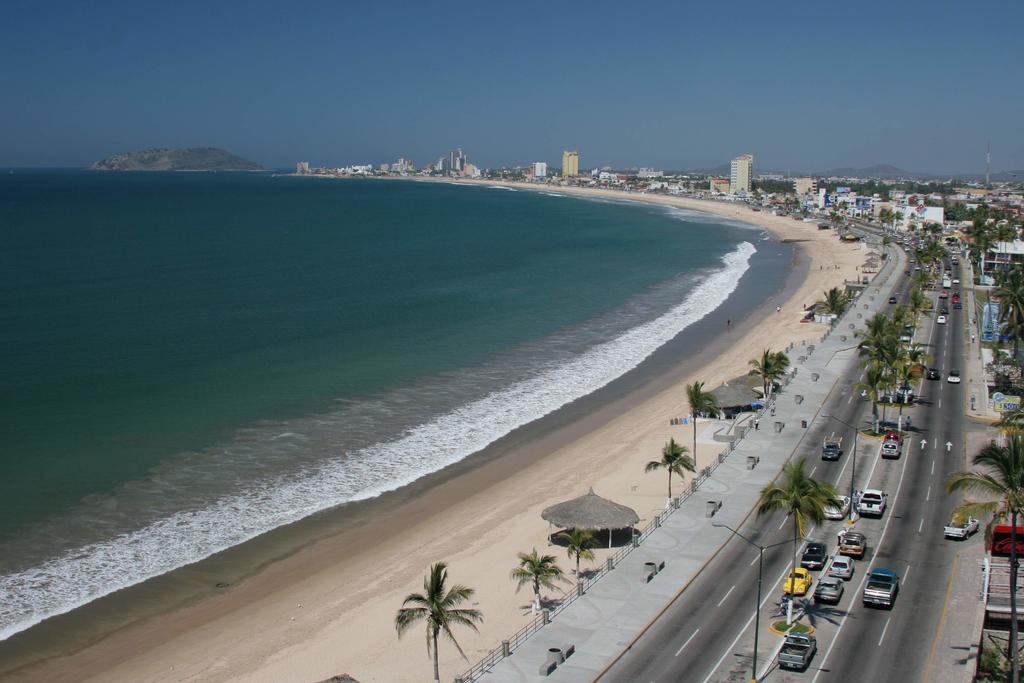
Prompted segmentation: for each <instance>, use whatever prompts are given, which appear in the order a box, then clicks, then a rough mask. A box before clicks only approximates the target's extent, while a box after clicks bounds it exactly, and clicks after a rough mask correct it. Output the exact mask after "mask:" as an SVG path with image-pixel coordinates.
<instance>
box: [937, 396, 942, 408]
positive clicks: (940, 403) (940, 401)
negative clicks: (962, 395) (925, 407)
mask: <svg viewBox="0 0 1024 683" xmlns="http://www.w3.org/2000/svg"><path fill="white" fill-rule="evenodd" d="M938 407H939V408H941V407H942V399H941V398H940V399H939V405H938Z"/></svg>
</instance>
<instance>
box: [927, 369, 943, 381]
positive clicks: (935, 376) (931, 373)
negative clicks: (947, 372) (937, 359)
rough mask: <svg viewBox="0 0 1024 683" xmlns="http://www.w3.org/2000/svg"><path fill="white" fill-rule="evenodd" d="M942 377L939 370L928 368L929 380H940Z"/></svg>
mask: <svg viewBox="0 0 1024 683" xmlns="http://www.w3.org/2000/svg"><path fill="white" fill-rule="evenodd" d="M941 377H942V375H940V374H939V369H938V368H928V379H940V378H941Z"/></svg>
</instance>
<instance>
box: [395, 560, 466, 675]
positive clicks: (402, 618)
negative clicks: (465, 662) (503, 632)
mask: <svg viewBox="0 0 1024 683" xmlns="http://www.w3.org/2000/svg"><path fill="white" fill-rule="evenodd" d="M447 580H448V565H446V564H445V563H444V562H438V563H437V564H434V565H431V567H430V574H428V575H427V576H426V577H425V578H424V579H423V592H422V593H410V594H409V595H407V596H406V598H405V600H403V601H402V607H401V609H399V610H398V613H397V614H395V630H396V631H398V637H399V638H401V637H402V636H403V635H404V634H405V632H406V631H408V630H409V628H411V627H412V626H413V625H415V624H416V623H417V622H420V621H424V622H426V625H427V656H431V655H432V656H433V659H434V683H439V682H440V680H441V675H440V673H439V671H438V666H437V637H438V636H439V635H441V634H444V635H445V636H446V637H447V638H448V639H449V640H451V641H452V643H453V644H454V645H455V649H457V650H458V651H459V654H460V655H462V658H463V659H466V653H465V652H463V651H462V648H461V647H460V646H459V643H458V641H457V640H455V635H454V634H453V633H452V626H467V627H469V628H471V629H473V630H474V631H476V630H477V627H476V625H477V624H478V623H480V622H482V621H483V620H484V617H483V614H481V613H480V611H479V610H475V609H469V608H465V607H459V605H461V604H462V603H465V602H467V601H469V600H470V599H471V598H472V597H473V594H474V593H475V591H474V590H473V589H472V588H468V587H466V586H462V585H459V584H455V585H454V586H452V587H451V588H448V587H447V586H446V585H445V584H446V583H447Z"/></svg>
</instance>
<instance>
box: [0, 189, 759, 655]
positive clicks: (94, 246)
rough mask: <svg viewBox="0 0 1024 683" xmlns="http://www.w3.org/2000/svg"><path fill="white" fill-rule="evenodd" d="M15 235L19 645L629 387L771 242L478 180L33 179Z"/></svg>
mask: <svg viewBox="0 0 1024 683" xmlns="http://www.w3.org/2000/svg"><path fill="white" fill-rule="evenodd" d="M0 240H2V249H0V404H2V405H0V408H2V409H0V430H2V434H3V444H4V447H3V448H2V449H0V468H2V471H3V473H4V476H2V477H0V516H2V519H3V520H4V523H3V524H2V525H0V595H4V596H5V600H4V601H2V602H0V639H3V638H7V637H9V636H10V635H12V634H14V633H16V632H18V631H21V630H24V629H25V628H28V627H29V626H31V625H32V624H35V623H38V622H39V621H41V620H43V619H45V618H46V617H48V616H52V615H55V614H59V613H62V612H66V611H68V610H70V609H73V608H75V607H77V606H80V605H82V604H85V603H87V602H89V601H91V600H93V599H96V598H97V597H100V596H102V595H105V594H107V593H110V592H112V591H114V590H117V589H119V588H122V587H125V586H128V585H132V584H134V583H138V582H139V581H142V580H145V579H146V578H149V577H152V576H156V575H159V574H162V573H165V572H167V571H170V570H172V569H174V568H176V567H180V566H182V565H184V564H187V563H191V562H195V561H198V560H200V559H202V558H204V557H207V556H209V555H211V554H213V553H215V552H217V551H219V550H222V549H224V548H227V547H230V546H232V545H235V544H238V543H241V542H243V541H245V540H248V539H250V538H253V537H254V536H256V535H259V534H261V533H263V532H266V531H268V530H270V529H272V528H275V527H278V526H280V525H282V524H287V523H290V522H293V521H295V520H297V519H301V518H302V517H305V516H308V515H310V514H313V513H315V512H317V511H319V510H322V509H324V508H327V507H332V506H337V505H341V504H344V503H346V502H352V501H356V500H360V499H366V498H370V497H373V496H376V495H379V494H380V493H382V492H384V491H388V490H392V489H395V488H398V487H400V486H402V485H404V484H407V483H409V482H411V481H414V480H415V479H417V478H419V477H421V476H424V475H426V474H429V473H431V472H435V471H437V470H439V469H441V468H443V467H445V466H446V465H449V464H452V463H455V462H458V461H459V460H462V459H464V458H466V457H467V456H469V455H470V454H472V453H473V452H476V451H478V450H480V449H481V448H483V447H484V446H486V445H487V444H489V443H491V442H493V441H494V440H496V439H498V438H500V437H501V436H503V435H504V434H507V433H508V432H510V431H511V430H513V429H515V428H517V427H520V426H522V425H524V424H527V423H529V422H531V421H533V420H536V419H537V418H539V417H542V416H543V415H545V414H547V413H550V412H551V411H553V410H556V409H557V408H559V407H560V406H563V405H565V404H567V403H569V402H571V401H573V400H575V399H577V398H580V397H581V396H584V395H586V394H588V393H590V392H592V391H594V390H596V389H598V388H600V387H601V386H604V385H606V384H608V383H609V382H611V381H613V380H614V379H616V378H617V377H620V376H621V375H623V374H624V373H625V372H627V371H629V370H630V369H632V368H634V367H636V366H637V365H638V364H639V363H640V362H641V361H642V360H643V359H644V358H646V357H647V356H649V355H650V354H651V353H652V352H653V351H654V350H655V349H657V348H658V347H659V346H661V345H662V344H664V343H666V342H667V341H669V340H670V339H672V338H673V337H674V336H675V335H676V334H677V333H679V332H680V331H681V330H683V329H685V328H686V327H687V326H689V325H692V324H693V323H694V322H696V321H697V320H699V319H701V318H702V317H704V316H705V315H707V314H708V313H710V312H711V311H713V310H714V309H715V308H716V307H718V306H719V305H721V304H722V303H723V302H724V301H725V300H726V299H727V298H728V296H729V294H730V293H732V292H733V291H734V290H735V289H736V287H737V283H738V282H739V280H740V278H741V277H742V276H743V274H744V273H746V272H747V271H748V269H750V268H752V267H756V263H757V259H758V250H757V249H756V248H755V247H757V246H758V245H760V244H761V243H763V241H764V240H765V236H764V235H763V234H762V233H761V232H760V231H759V230H757V229H756V228H751V227H750V226H744V225H740V224H730V223H728V222H723V221H722V220H720V219H717V218H714V217H712V216H710V215H707V214H702V213H696V212H687V211H681V210H676V209H668V208H664V207H655V206H649V205H641V204H638V203H635V202H613V201H598V200H590V199H579V198H571V197H567V196H562V195H560V194H558V193H557V192H550V193H541V192H530V191H515V190H509V189H504V188H497V187H486V186H480V185H473V186H467V185H461V184H456V183H451V184H446V183H424V182H415V181H383V180H376V181H375V180H358V181H356V180H351V181H337V180H327V179H310V178H295V177H284V176H272V175H270V174H244V173H166V174H163V173H160V174H103V173H90V172H76V171H52V172H21V171H16V172H14V173H10V174H8V173H4V174H3V175H0Z"/></svg>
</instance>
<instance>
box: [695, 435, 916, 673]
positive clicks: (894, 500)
mask: <svg viewBox="0 0 1024 683" xmlns="http://www.w3.org/2000/svg"><path fill="white" fill-rule="evenodd" d="M913 449H914V444H910V448H908V449H907V455H910V451H912V450H913ZM907 460H909V458H907V459H905V460H904V461H903V469H901V470H900V480H899V482H898V483H897V484H896V493H895V494H893V498H892V507H893V508H894V509H895V507H896V503H897V502H899V499H900V491H901V490H903V478H904V477H905V476H906V474H907ZM892 518H893V515H892V514H891V513H890V515H889V516H888V517H886V518H885V524H883V525H882V535H881V536H879V537H878V543H877V544H876V545H875V554H876V555H877V553H878V550H879V549H880V548H881V547H882V543H883V542H884V541H885V535H886V534H887V533H889V522H891V521H892ZM869 573H870V572H868V571H865V572H864V574H863V575H862V577H861V580H860V584H859V585H858V586H857V590H856V591H854V594H857V593H861V592H863V590H864V584H865V582H867V580H868V574H869ZM848 616H850V612H849V611H847V612H846V613H845V614H844V615H843V616H842V617H840V618H839V627H838V628H837V629H836V633H835V635H834V636H832V642H831V643H829V644H828V649H827V650H825V654H824V655H822V658H821V663H820V664H819V665H818V672H817V673H816V674H814V678H812V679H811V683H816V681H817V680H818V676H820V675H821V672H822V671H824V669H825V663H826V662H827V661H828V656H829V655H830V654H832V648H833V647H835V646H836V643H838V642H839V634H840V633H841V632H842V630H843V626H845V625H846V618H847V617H848ZM737 640H739V638H737ZM722 659H725V657H723V658H722ZM715 668H716V669H717V668H718V667H717V666H716V667H715ZM710 678H711V677H710V676H708V679H710ZM705 683H707V681H705Z"/></svg>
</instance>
